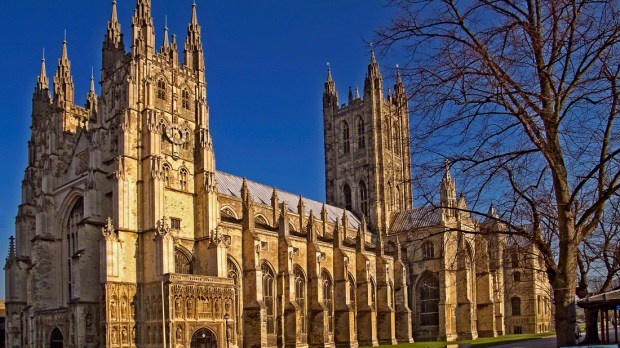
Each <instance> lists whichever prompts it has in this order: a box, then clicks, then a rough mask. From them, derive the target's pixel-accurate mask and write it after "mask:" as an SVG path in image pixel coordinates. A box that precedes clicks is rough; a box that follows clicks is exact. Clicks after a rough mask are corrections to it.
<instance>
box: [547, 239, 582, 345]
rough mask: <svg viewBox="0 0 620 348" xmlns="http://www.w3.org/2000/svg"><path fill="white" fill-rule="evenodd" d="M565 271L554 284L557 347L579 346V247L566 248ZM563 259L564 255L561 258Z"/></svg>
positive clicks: (558, 274) (558, 275) (556, 278)
mask: <svg viewBox="0 0 620 348" xmlns="http://www.w3.org/2000/svg"><path fill="white" fill-rule="evenodd" d="M566 251H567V252H566V254H565V255H563V256H564V257H565V261H566V262H565V263H564V265H563V266H564V267H565V268H564V270H563V272H559V273H557V274H556V276H555V279H554V280H553V282H552V284H551V285H552V287H553V294H554V300H555V331H556V336H557V346H558V347H563V346H574V345H577V340H576V339H575V325H576V323H577V320H576V319H577V318H576V310H575V296H576V293H577V247H576V246H572V245H571V246H568V247H567V248H566ZM560 257H562V255H561V256H560Z"/></svg>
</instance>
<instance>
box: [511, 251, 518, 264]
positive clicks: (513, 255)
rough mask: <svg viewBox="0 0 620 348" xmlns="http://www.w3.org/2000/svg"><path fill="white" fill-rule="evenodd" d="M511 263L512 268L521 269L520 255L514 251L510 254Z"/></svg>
mask: <svg viewBox="0 0 620 348" xmlns="http://www.w3.org/2000/svg"><path fill="white" fill-rule="evenodd" d="M510 263H511V266H512V268H517V267H519V254H517V252H516V251H514V250H513V251H512V252H511V253H510Z"/></svg>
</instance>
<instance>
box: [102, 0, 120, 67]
mask: <svg viewBox="0 0 620 348" xmlns="http://www.w3.org/2000/svg"><path fill="white" fill-rule="evenodd" d="M124 56H125V44H124V43H123V33H122V32H121V24H120V23H119V22H118V15H117V13H116V0H113V1H112V15H111V16H110V20H109V21H108V30H107V32H106V34H105V37H104V39H103V59H102V65H103V70H104V71H105V70H107V69H110V68H113V67H114V66H115V64H116V63H118V62H120V61H121V60H122V58H123V57H124Z"/></svg>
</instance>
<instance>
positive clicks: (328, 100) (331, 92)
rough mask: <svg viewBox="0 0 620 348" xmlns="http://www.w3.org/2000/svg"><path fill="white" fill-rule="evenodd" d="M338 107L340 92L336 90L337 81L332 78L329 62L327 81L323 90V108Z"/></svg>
mask: <svg viewBox="0 0 620 348" xmlns="http://www.w3.org/2000/svg"><path fill="white" fill-rule="evenodd" d="M327 107H334V108H337V107H338V92H336V83H335V82H334V80H333V79H332V69H331V66H330V65H329V63H327V81H325V90H323V108H327Z"/></svg>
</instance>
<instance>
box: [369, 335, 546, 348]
mask: <svg viewBox="0 0 620 348" xmlns="http://www.w3.org/2000/svg"><path fill="white" fill-rule="evenodd" d="M553 335H555V333H554V332H547V333H543V334H524V335H506V336H499V337H483V338H479V339H477V340H473V341H457V342H449V344H455V343H459V344H466V343H467V344H471V347H472V348H486V347H494V346H498V345H501V344H508V343H514V342H520V341H527V340H532V339H535V338H542V337H550V336H553ZM447 344H448V342H415V343H403V344H399V345H398V346H397V347H398V348H401V347H402V348H445V347H446V345H447ZM381 347H393V346H388V345H386V346H381Z"/></svg>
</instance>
